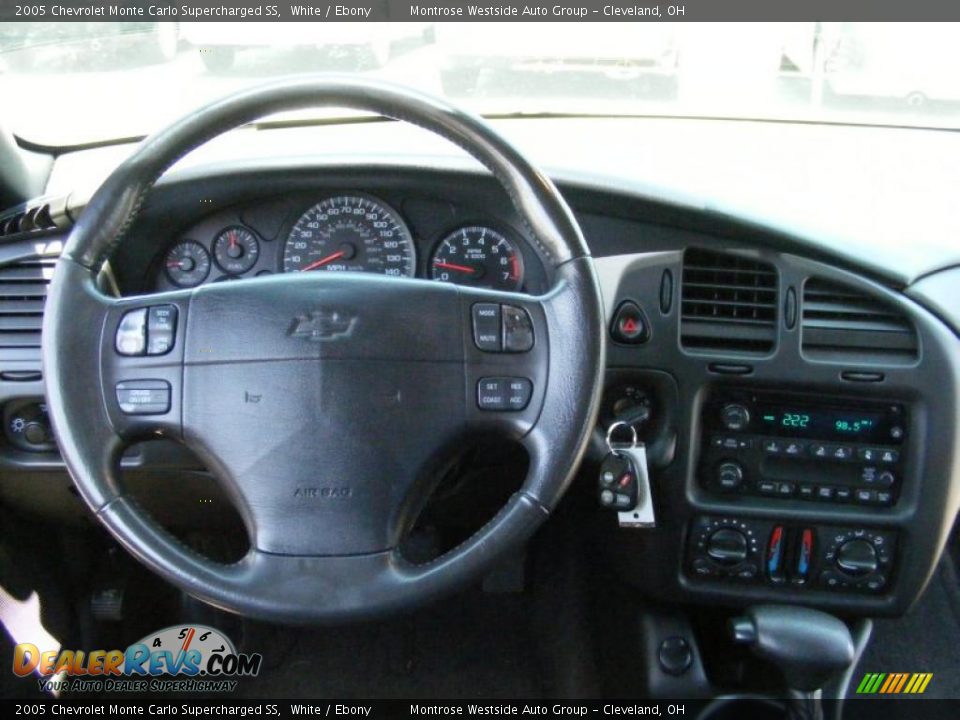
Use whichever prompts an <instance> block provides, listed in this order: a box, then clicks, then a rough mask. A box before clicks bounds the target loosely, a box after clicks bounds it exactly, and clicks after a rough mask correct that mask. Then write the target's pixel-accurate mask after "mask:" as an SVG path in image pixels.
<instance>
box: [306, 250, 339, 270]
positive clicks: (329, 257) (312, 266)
mask: <svg viewBox="0 0 960 720" xmlns="http://www.w3.org/2000/svg"><path fill="white" fill-rule="evenodd" d="M344 254H345V253H344V251H343V250H338V251H337V252H335V253H330V254H329V255H327V256H326V257H325V258H320V259H319V260H317V261H315V262H312V263H310V264H309V265H307V266H306V267H305V268H300V272H306V271H307V270H316V269H317V268H318V267H321V266H323V265H326V264H327V263H328V262H333V261H334V260H336V259H337V258H342V257H343V256H344Z"/></svg>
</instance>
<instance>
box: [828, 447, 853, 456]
mask: <svg viewBox="0 0 960 720" xmlns="http://www.w3.org/2000/svg"><path fill="white" fill-rule="evenodd" d="M830 457H832V458H833V459H834V460H850V459H851V458H852V457H853V448H852V447H850V446H849V445H833V446H831V448H830Z"/></svg>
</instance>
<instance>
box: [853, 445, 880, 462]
mask: <svg viewBox="0 0 960 720" xmlns="http://www.w3.org/2000/svg"><path fill="white" fill-rule="evenodd" d="M857 457H858V458H860V459H861V460H863V461H864V462H877V460H879V459H880V450H878V449H877V448H860V449H858V450H857Z"/></svg>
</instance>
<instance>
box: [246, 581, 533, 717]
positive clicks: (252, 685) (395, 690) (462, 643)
mask: <svg viewBox="0 0 960 720" xmlns="http://www.w3.org/2000/svg"><path fill="white" fill-rule="evenodd" d="M528 614H529V613H528V608H527V602H526V598H525V597H524V596H522V595H489V594H483V593H481V592H479V591H475V592H471V593H467V594H465V595H461V596H459V597H457V598H453V599H449V600H446V601H445V602H443V603H440V604H437V605H434V606H431V607H430V608H428V609H424V610H421V611H418V612H417V613H415V614H413V615H409V616H406V617H400V618H396V617H394V618H391V619H389V620H387V621H384V622H377V623H368V624H363V625H352V626H347V627H329V628H299V629H278V628H276V627H268V626H252V627H250V628H248V631H247V632H246V633H245V639H244V646H245V649H246V650H247V651H256V652H261V653H263V655H264V668H265V669H264V670H263V671H261V673H260V675H259V676H258V677H256V678H253V679H249V680H244V681H243V682H242V683H241V684H240V687H239V688H238V695H240V696H241V697H249V698H257V697H276V698H316V697H336V698H344V699H352V698H396V697H401V698H429V697H449V698H460V699H470V698H509V697H513V698H516V697H523V698H535V697H542V696H543V694H544V689H543V684H542V683H541V680H540V667H539V663H538V660H537V656H536V652H535V651H534V650H533V647H534V644H533V643H532V642H531V638H530V631H529V623H528Z"/></svg>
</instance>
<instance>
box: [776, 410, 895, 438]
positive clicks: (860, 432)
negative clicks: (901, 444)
mask: <svg viewBox="0 0 960 720" xmlns="http://www.w3.org/2000/svg"><path fill="white" fill-rule="evenodd" d="M757 426H758V431H759V432H762V433H768V434H770V435H787V436H794V437H811V438H822V439H839V438H848V439H850V440H852V441H854V442H857V441H860V442H865V441H885V442H886V441H890V440H891V439H895V438H891V436H890V430H891V427H890V422H889V418H888V417H886V416H885V414H884V413H881V412H872V411H869V410H863V409H859V408H851V409H849V410H846V409H843V408H825V407H816V408H813V407H788V406H783V405H758V406H757Z"/></svg>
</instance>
